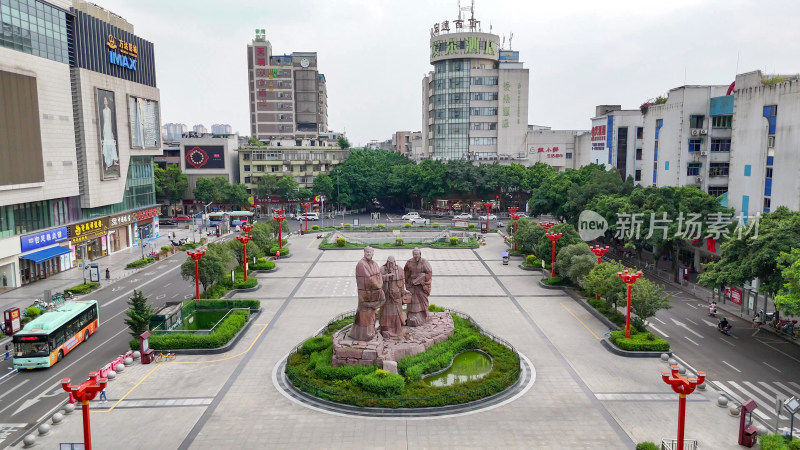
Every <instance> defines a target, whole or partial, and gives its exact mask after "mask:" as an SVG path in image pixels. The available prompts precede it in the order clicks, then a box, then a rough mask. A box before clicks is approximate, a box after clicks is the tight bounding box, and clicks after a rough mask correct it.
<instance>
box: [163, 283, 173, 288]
mask: <svg viewBox="0 0 800 450" xmlns="http://www.w3.org/2000/svg"><path fill="white" fill-rule="evenodd" d="M170 284H172V283H167V284H165V285H164V287H167V286H169V285H170Z"/></svg>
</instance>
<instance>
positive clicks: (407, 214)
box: [401, 211, 419, 220]
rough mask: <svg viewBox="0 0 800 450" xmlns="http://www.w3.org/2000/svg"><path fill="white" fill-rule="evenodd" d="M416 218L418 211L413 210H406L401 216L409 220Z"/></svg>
mask: <svg viewBox="0 0 800 450" xmlns="http://www.w3.org/2000/svg"><path fill="white" fill-rule="evenodd" d="M416 218H419V213H418V212H415V211H411V212H408V213H406V214H405V215H403V217H401V219H403V220H411V219H416Z"/></svg>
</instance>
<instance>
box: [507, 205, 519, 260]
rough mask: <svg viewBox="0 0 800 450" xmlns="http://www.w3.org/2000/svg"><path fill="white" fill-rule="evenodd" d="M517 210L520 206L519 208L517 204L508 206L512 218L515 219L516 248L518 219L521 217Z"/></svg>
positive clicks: (515, 242)
mask: <svg viewBox="0 0 800 450" xmlns="http://www.w3.org/2000/svg"><path fill="white" fill-rule="evenodd" d="M517 211H519V208H517V207H516V206H513V207H511V208H508V212H509V213H510V217H511V220H513V221H514V250H516V249H517V221H518V220H519V218H520V217H521V216H520V215H519V214H517Z"/></svg>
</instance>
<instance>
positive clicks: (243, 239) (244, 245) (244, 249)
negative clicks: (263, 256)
mask: <svg viewBox="0 0 800 450" xmlns="http://www.w3.org/2000/svg"><path fill="white" fill-rule="evenodd" d="M251 239H253V237H252V236H236V240H237V241H239V242H241V243H242V253H243V258H244V264H243V267H244V281H247V243H248V242H250V240H251Z"/></svg>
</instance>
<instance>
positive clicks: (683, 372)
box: [678, 366, 686, 375]
mask: <svg viewBox="0 0 800 450" xmlns="http://www.w3.org/2000/svg"><path fill="white" fill-rule="evenodd" d="M678 373H679V374H681V375H686V367H683V366H680V367H678Z"/></svg>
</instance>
